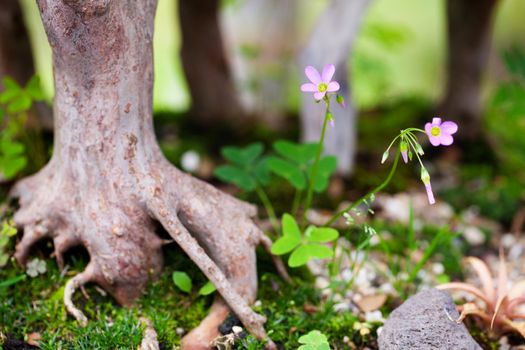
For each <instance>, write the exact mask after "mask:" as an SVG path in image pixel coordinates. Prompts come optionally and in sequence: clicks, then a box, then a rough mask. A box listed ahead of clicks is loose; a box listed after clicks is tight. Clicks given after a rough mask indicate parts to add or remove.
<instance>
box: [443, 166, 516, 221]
mask: <svg viewBox="0 0 525 350" xmlns="http://www.w3.org/2000/svg"><path fill="white" fill-rule="evenodd" d="M459 169H460V174H459V175H460V179H459V181H460V184H461V185H460V187H461V191H458V186H454V187H450V188H447V189H443V190H441V191H440V196H441V197H442V198H443V199H444V200H445V201H447V202H448V203H450V204H452V205H453V206H454V208H455V209H456V210H458V211H461V210H464V209H465V208H469V207H474V208H477V210H478V211H479V214H480V215H482V216H484V217H487V218H490V219H492V220H496V221H498V222H501V223H503V224H505V225H510V223H511V222H512V219H513V217H514V215H515V213H516V211H517V210H518V207H519V205H520V202H522V201H524V200H525V192H524V191H523V183H522V182H520V181H518V180H517V179H516V178H514V177H513V176H503V175H498V174H497V170H496V169H494V167H493V166H492V165H491V164H479V163H475V164H464V165H462V166H461V167H460V168H459Z"/></svg>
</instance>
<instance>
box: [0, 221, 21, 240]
mask: <svg viewBox="0 0 525 350" xmlns="http://www.w3.org/2000/svg"><path fill="white" fill-rule="evenodd" d="M16 233H17V230H16V227H14V226H13V224H12V223H11V222H8V221H4V222H3V223H2V230H1V231H0V236H6V237H13V236H14V235H16Z"/></svg>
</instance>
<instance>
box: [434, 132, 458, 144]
mask: <svg viewBox="0 0 525 350" xmlns="http://www.w3.org/2000/svg"><path fill="white" fill-rule="evenodd" d="M438 138H439V140H440V143H441V144H442V145H443V146H450V145H451V144H453V143H454V138H453V137H452V136H450V135H449V134H445V133H441V135H440V136H438ZM431 142H432V141H431Z"/></svg>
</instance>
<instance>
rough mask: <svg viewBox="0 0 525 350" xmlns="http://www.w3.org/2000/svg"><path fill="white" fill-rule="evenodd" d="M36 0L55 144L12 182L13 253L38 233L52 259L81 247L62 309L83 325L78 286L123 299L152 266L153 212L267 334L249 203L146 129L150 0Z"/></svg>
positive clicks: (136, 291)
mask: <svg viewBox="0 0 525 350" xmlns="http://www.w3.org/2000/svg"><path fill="white" fill-rule="evenodd" d="M38 5H39V8H40V12H41V16H42V20H43V22H44V27H45V30H46V33H47V36H48V38H49V41H50V43H51V47H52V50H53V67H54V82H55V91H56V95H55V99H54V118H55V144H54V153H53V157H52V159H51V161H50V162H49V164H48V165H47V166H46V167H45V168H44V169H42V170H41V171H40V172H39V173H37V174H36V175H33V176H32V177H29V178H27V179H24V180H22V181H21V182H19V183H18V184H17V185H16V186H15V188H14V189H13V192H12V195H13V196H14V197H18V198H19V203H20V209H19V210H18V211H17V212H16V214H15V217H14V220H15V224H16V225H17V226H18V227H20V228H23V229H24V235H23V237H22V240H21V241H20V242H19V243H18V244H17V247H16V253H15V256H16V258H17V260H18V261H19V262H21V263H24V262H25V261H26V259H27V256H28V253H29V249H30V247H31V246H32V245H33V244H34V243H35V242H36V241H37V240H39V239H41V238H44V237H49V238H52V239H53V241H54V246H55V254H56V258H57V260H58V263H59V265H60V266H63V253H64V252H65V251H66V250H67V249H68V248H70V247H71V246H74V245H83V246H85V248H86V249H87V251H88V253H89V255H90V262H89V264H88V266H87V267H86V269H85V271H84V272H82V273H80V274H78V275H77V276H76V277H74V278H73V279H71V280H70V281H68V282H67V284H66V288H65V292H64V302H65V304H66V307H67V309H68V311H69V312H70V313H72V314H73V315H74V316H75V317H76V318H77V320H79V321H80V322H81V324H85V322H86V318H85V317H84V315H83V314H82V312H81V311H80V310H79V309H77V308H76V307H75V306H74V305H73V303H72V300H71V296H72V294H73V292H74V291H75V289H76V288H78V287H79V286H81V285H82V284H85V283H88V282H95V283H97V284H99V285H100V286H102V287H103V288H104V289H106V290H108V291H109V292H110V293H111V294H112V295H113V296H114V297H115V299H116V300H117V301H118V302H119V303H121V304H123V305H130V304H131V303H132V302H133V301H134V300H135V299H136V298H137V297H138V296H139V295H140V294H141V292H142V290H143V289H144V287H145V285H146V283H147V282H148V281H149V280H150V279H151V278H155V277H156V276H157V275H158V274H159V273H160V271H161V268H162V255H161V254H162V253H161V246H162V245H163V244H164V243H166V242H163V241H162V240H161V239H160V238H159V237H158V236H157V235H156V234H155V225H154V224H155V222H156V221H159V222H160V223H161V224H162V225H163V226H164V228H165V229H166V230H167V231H168V232H169V234H170V235H171V237H172V238H173V240H174V241H175V242H176V243H177V244H178V245H179V246H180V247H181V248H182V249H183V250H184V251H185V253H186V254H187V255H188V256H189V257H190V258H191V259H192V260H193V261H194V262H195V263H196V264H197V265H198V266H199V268H200V269H201V270H202V271H203V272H204V274H205V275H206V276H207V277H208V279H209V280H210V281H211V282H212V283H213V284H214V285H215V287H216V288H217V290H218V291H219V293H220V295H221V296H222V298H223V299H224V300H225V302H226V303H227V304H228V306H229V307H230V308H231V309H232V310H233V312H235V313H236V314H237V316H238V317H239V318H240V319H241V321H242V322H243V323H244V325H245V326H246V327H247V329H248V330H250V331H251V332H252V333H253V334H254V335H256V336H257V337H260V338H264V337H266V335H265V332H264V328H263V326H262V325H263V322H264V318H263V317H262V316H259V315H257V314H255V313H254V312H253V311H252V310H251V309H250V308H249V306H248V303H250V302H252V301H253V300H254V299H255V296H256V290H257V277H256V266H255V264H256V261H255V246H256V245H257V244H258V243H259V242H260V241H261V240H264V236H263V235H262V233H261V231H260V230H259V229H258V228H257V227H256V226H255V224H254V223H253V221H252V217H253V216H254V215H255V214H256V210H255V208H254V207H252V206H251V205H248V204H246V203H243V202H241V201H239V200H237V199H235V198H233V197H231V196H229V195H227V194H224V193H222V192H220V191H218V190H217V189H215V188H213V187H211V186H210V185H208V184H206V183H204V182H202V181H200V180H197V179H195V178H193V177H191V176H190V175H187V174H184V173H182V172H180V171H179V170H178V169H176V168H174V167H172V165H171V164H169V163H168V161H167V160H166V159H165V158H164V156H163V155H162V154H161V151H160V149H159V147H158V145H157V142H156V139H155V136H154V132H153V122H152V87H153V61H152V54H153V51H152V40H153V20H154V14H155V8H156V0H140V1H116V0H84V1H78V0H38ZM217 303H219V304H220V303H221V301H220V299H219V300H218V301H217ZM216 309H217V308H215V309H214V310H216ZM219 309H220V308H219ZM221 321H222V320H221ZM210 322H212V323H214V324H213V325H215V326H217V324H215V323H217V322H218V319H217V318H211V321H210V319H208V318H207V321H205V322H204V324H201V327H203V328H202V329H211V331H214V332H215V333H216V332H217V327H211V326H210ZM213 336H214V334H205V335H201V337H204V338H205V339H204V340H202V338H199V339H197V340H194V339H192V338H190V339H186V340H185V341H186V344H190V345H188V346H189V347H190V346H193V347H190V348H192V349H196V348H206V347H207V346H208V343H199V341H202V342H204V341H206V340H210V339H209V338H210V337H213Z"/></svg>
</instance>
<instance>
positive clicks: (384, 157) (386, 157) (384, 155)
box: [381, 150, 388, 164]
mask: <svg viewBox="0 0 525 350" xmlns="http://www.w3.org/2000/svg"><path fill="white" fill-rule="evenodd" d="M387 159H388V150H386V151H385V153H383V158H381V164H383V163H384V162H386V160H387Z"/></svg>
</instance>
